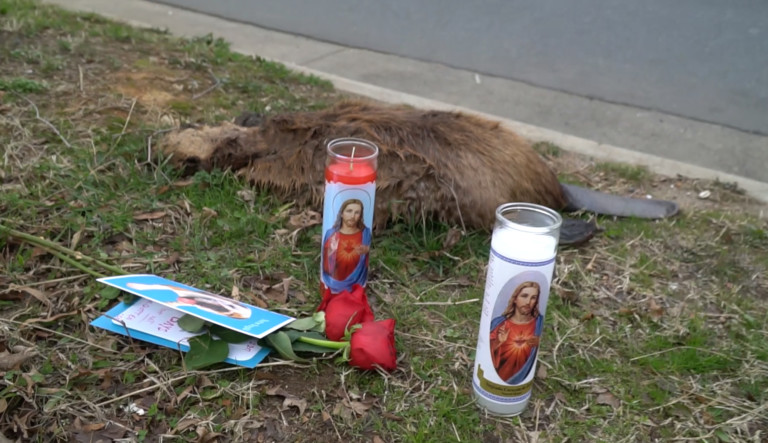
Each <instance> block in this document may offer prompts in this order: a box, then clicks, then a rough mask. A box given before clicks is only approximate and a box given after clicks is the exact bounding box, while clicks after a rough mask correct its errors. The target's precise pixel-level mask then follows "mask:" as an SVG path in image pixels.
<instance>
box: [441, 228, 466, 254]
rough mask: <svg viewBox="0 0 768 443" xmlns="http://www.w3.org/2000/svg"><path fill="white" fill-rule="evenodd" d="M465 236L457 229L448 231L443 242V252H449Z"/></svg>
mask: <svg viewBox="0 0 768 443" xmlns="http://www.w3.org/2000/svg"><path fill="white" fill-rule="evenodd" d="M463 236H464V233H463V232H461V230H460V229H457V228H451V229H449V230H448V232H447V233H446V234H445V240H443V251H448V250H450V249H451V248H453V247H454V246H456V243H458V242H459V240H461V237H463Z"/></svg>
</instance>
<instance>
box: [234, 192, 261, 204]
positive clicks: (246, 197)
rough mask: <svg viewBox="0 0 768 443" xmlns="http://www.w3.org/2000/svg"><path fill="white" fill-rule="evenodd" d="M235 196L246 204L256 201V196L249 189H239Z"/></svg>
mask: <svg viewBox="0 0 768 443" xmlns="http://www.w3.org/2000/svg"><path fill="white" fill-rule="evenodd" d="M237 196H238V197H240V199H241V200H243V201H244V202H246V203H250V202H252V201H254V200H256V194H255V193H254V192H253V191H252V190H250V189H241V190H239V191H237Z"/></svg>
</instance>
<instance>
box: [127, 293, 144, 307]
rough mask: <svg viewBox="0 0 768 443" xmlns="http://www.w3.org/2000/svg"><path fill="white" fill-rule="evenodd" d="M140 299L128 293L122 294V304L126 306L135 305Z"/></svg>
mask: <svg viewBox="0 0 768 443" xmlns="http://www.w3.org/2000/svg"><path fill="white" fill-rule="evenodd" d="M140 298H141V297H139V296H138V295H133V294H131V293H130V292H123V303H125V304H126V305H129V306H130V305H132V304H134V303H136V302H137V301H138V300H139V299H140Z"/></svg>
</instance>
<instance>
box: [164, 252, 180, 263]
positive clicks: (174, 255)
mask: <svg viewBox="0 0 768 443" xmlns="http://www.w3.org/2000/svg"><path fill="white" fill-rule="evenodd" d="M180 257H181V254H179V253H178V252H172V253H171V255H169V256H168V258H166V259H165V260H163V263H165V264H166V265H174V264H176V262H177V261H179V258H180Z"/></svg>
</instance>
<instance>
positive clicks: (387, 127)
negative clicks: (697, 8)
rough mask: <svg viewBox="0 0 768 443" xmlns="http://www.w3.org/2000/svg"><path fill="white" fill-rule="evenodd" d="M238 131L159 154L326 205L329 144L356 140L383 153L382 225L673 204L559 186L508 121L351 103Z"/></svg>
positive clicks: (581, 234)
mask: <svg viewBox="0 0 768 443" xmlns="http://www.w3.org/2000/svg"><path fill="white" fill-rule="evenodd" d="M236 123H237V124H234V125H233V124H229V123H227V124H224V125H221V126H218V127H204V128H201V129H184V130H180V131H177V132H173V133H170V134H168V135H167V136H166V137H165V138H164V139H163V142H162V143H161V148H160V149H161V151H162V152H163V153H165V154H166V155H172V157H171V158H172V160H171V161H172V163H174V164H176V165H177V166H180V167H183V168H184V169H185V170H186V171H187V172H193V171H195V170H198V169H205V170H211V169H212V168H217V167H218V168H222V169H232V170H234V171H236V172H237V174H239V175H241V176H243V177H245V178H246V179H248V180H249V181H250V182H251V183H253V184H254V185H256V186H262V187H266V188H269V189H271V190H272V191H274V192H276V193H278V194H279V195H280V197H282V198H286V199H294V200H297V201H298V202H299V203H302V204H310V205H312V206H314V207H320V205H321V202H322V199H323V194H324V184H325V182H324V167H325V159H326V142H327V141H329V140H331V139H334V138H340V137H357V138H363V139H367V140H370V141H371V142H373V143H375V144H377V145H378V147H379V149H380V153H379V160H378V163H379V171H378V178H377V180H376V208H375V211H374V214H375V215H374V216H375V220H374V227H376V228H381V227H382V226H383V225H384V224H386V223H387V221H388V220H396V219H398V218H402V217H414V216H416V217H419V218H420V217H422V216H427V217H433V218H435V219H437V220H440V221H443V222H447V223H452V224H456V225H461V226H465V227H473V228H481V229H490V228H491V227H492V226H493V223H494V217H495V210H496V208H497V207H498V206H499V205H500V204H502V203H505V202H513V201H517V202H530V203H538V204H541V205H545V206H548V207H550V208H553V209H556V210H565V211H575V210H582V209H583V210H587V211H593V212H597V213H600V214H608V215H618V216H634V217H642V218H662V217H668V216H671V215H674V214H675V213H677V210H678V207H677V205H676V204H675V203H673V202H667V201H660V200H641V199H632V198H625V197H618V196H613V195H608V194H603V193H599V192H595V191H590V190H587V189H584V188H581V187H577V186H572V185H564V184H561V183H559V182H558V180H557V177H556V175H555V173H554V172H553V171H552V170H551V169H550V168H549V167H548V166H547V164H546V163H544V161H543V160H542V159H541V158H540V157H539V155H538V154H537V153H536V151H534V150H533V149H532V148H531V146H530V144H529V143H528V142H527V141H526V140H524V139H522V138H521V137H519V136H518V135H516V134H515V133H513V132H511V131H509V130H508V129H505V128H503V127H502V126H501V125H500V123H498V122H494V121H491V120H488V119H484V118H480V117H475V116H471V115H467V114H463V113H458V112H444V111H428V110H420V109H414V108H411V107H406V106H385V105H378V104H371V103H363V102H343V103H340V104H338V105H336V106H334V107H332V108H330V109H326V110H322V111H316V112H298V113H289V114H280V115H274V116H271V117H268V118H264V119H261V118H260V117H259V116H256V115H254V114H244V115H242V116H241V117H239V118H238V119H237V120H236ZM594 230H595V227H594V225H593V224H589V223H587V222H584V221H575V222H573V221H572V223H571V224H566V226H564V230H563V234H562V236H561V243H563V244H566V243H578V242H581V241H585V240H587V239H588V238H590V237H591V235H592V234H593V233H594Z"/></svg>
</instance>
